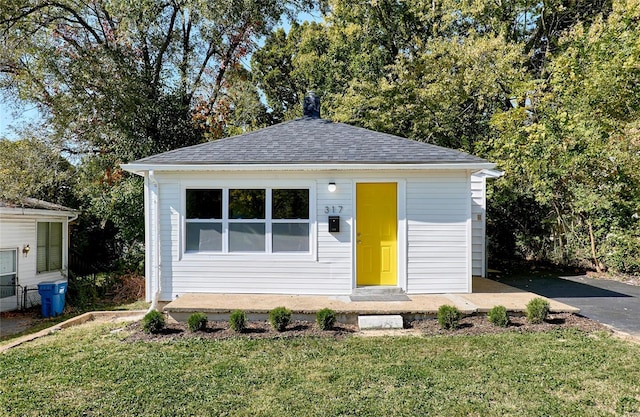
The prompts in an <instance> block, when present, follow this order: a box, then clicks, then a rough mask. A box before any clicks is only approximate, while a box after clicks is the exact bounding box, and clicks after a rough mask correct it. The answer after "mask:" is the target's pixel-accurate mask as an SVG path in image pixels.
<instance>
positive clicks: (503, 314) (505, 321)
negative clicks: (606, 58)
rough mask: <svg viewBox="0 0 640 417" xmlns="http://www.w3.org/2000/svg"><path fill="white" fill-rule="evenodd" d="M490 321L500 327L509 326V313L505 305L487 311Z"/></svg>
mask: <svg viewBox="0 0 640 417" xmlns="http://www.w3.org/2000/svg"><path fill="white" fill-rule="evenodd" d="M487 316H488V317H489V321H490V322H491V323H493V324H495V325H496V326H499V327H507V326H508V325H509V314H508V313H507V308H506V307H505V306H495V307H493V308H492V309H491V310H489V313H487Z"/></svg>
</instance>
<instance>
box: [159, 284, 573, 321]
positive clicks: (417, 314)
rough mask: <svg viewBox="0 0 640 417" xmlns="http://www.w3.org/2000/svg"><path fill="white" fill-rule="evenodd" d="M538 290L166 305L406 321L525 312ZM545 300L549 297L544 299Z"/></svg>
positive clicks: (183, 312) (224, 315)
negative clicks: (445, 310)
mask: <svg viewBox="0 0 640 417" xmlns="http://www.w3.org/2000/svg"><path fill="white" fill-rule="evenodd" d="M534 297H540V296H539V295H537V294H534V293H531V292H527V291H523V290H520V289H517V288H514V287H510V286H508V285H505V284H501V283H499V282H496V281H492V280H490V279H486V278H479V277H474V278H473V292H472V293H471V294H429V295H409V299H410V300H409V301H351V300H350V299H349V297H348V296H345V297H339V296H313V295H277V294H209V293H206V294H184V295H182V296H180V297H179V298H176V299H175V300H173V301H171V302H170V303H168V304H166V305H165V306H164V309H163V310H164V311H165V312H166V313H167V314H168V315H169V316H170V317H172V318H173V319H175V320H177V321H186V320H187V318H188V317H189V315H190V314H191V313H193V312H196V311H200V312H203V313H206V314H207V316H208V317H209V320H228V318H229V313H230V312H232V311H233V310H243V311H244V312H245V313H247V317H248V318H249V320H264V319H266V318H267V314H268V313H269V311H270V310H271V309H273V308H275V307H278V306H284V307H287V308H289V309H290V310H292V311H293V315H294V319H298V320H302V319H305V320H314V316H315V313H316V312H317V311H318V310H321V309H323V308H330V309H332V310H334V311H335V312H336V313H337V315H338V321H340V322H344V323H356V322H357V319H358V315H388V314H399V315H401V316H403V317H404V318H405V319H409V320H411V319H420V318H427V317H433V316H435V315H436V313H437V311H438V308H439V307H440V306H441V305H444V304H448V305H454V306H456V307H457V308H458V309H459V310H460V311H461V312H462V313H463V314H474V313H485V312H487V311H489V310H490V309H491V308H492V307H494V306H496V305H503V306H505V307H506V308H507V310H508V311H510V312H513V313H521V312H523V311H524V310H525V307H526V304H527V303H528V302H529V301H530V300H531V299H532V298H534ZM542 298H545V297H542ZM547 300H548V301H549V304H550V305H551V311H552V312H557V313H560V312H565V313H578V312H579V311H580V310H579V309H578V308H575V307H572V306H570V305H567V304H563V303H560V302H557V301H554V300H551V299H547Z"/></svg>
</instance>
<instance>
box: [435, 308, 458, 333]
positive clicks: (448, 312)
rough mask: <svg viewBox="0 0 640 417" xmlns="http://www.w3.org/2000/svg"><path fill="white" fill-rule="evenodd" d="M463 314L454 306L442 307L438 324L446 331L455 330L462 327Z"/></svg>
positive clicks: (439, 310) (439, 311)
mask: <svg viewBox="0 0 640 417" xmlns="http://www.w3.org/2000/svg"><path fill="white" fill-rule="evenodd" d="M461 317H462V314H461V313H460V310H458V309H457V308H456V307H454V306H450V305H442V306H440V308H439V309H438V323H439V324H440V327H441V328H443V329H445V330H454V329H457V328H458V327H459V326H460V318H461Z"/></svg>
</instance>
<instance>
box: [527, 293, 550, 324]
mask: <svg viewBox="0 0 640 417" xmlns="http://www.w3.org/2000/svg"><path fill="white" fill-rule="evenodd" d="M526 312H527V321H528V322H529V323H533V324H538V323H542V322H543V321H544V320H545V319H546V318H547V314H549V302H548V301H547V300H544V299H542V298H540V297H536V298H534V299H532V300H531V301H529V303H527V310H526Z"/></svg>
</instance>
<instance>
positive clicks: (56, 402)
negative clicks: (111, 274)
mask: <svg viewBox="0 0 640 417" xmlns="http://www.w3.org/2000/svg"><path fill="white" fill-rule="evenodd" d="M116 327H117V325H116V324H97V323H95V324H90V325H86V326H80V327H77V328H71V329H67V330H65V331H63V332H61V333H58V334H55V335H52V336H48V337H46V338H43V339H39V340H37V341H35V342H33V343H30V344H27V345H25V346H22V347H18V348H16V349H12V350H10V351H8V352H7V353H6V354H4V355H0V415H6V416H19V415H29V416H45V415H46V416H81V415H91V416H114V415H117V416H182V415H196V416H210V415H215V416H226V415H233V416H301V415H304V416H338V415H358V416H415V415H438V416H441V415H452V416H462V415H482V416H502V415H513V416H516V415H517V416H525V415H531V416H533V415H536V416H537V415H549V416H551V415H553V416H573V415H581V416H607V415H611V416H613V415H632V414H633V413H638V412H640V384H638V380H640V345H637V344H633V343H629V342H625V341H621V340H618V339H615V338H611V337H609V336H607V335H605V334H598V335H595V336H594V335H587V334H585V333H581V332H578V331H556V332H550V333H538V334H517V333H509V334H500V335H485V336H470V337H467V336H446V337H425V338H421V337H404V338H390V337H386V338H357V337H351V338H347V339H344V340H333V339H330V338H301V339H290V340H286V339H274V340H248V339H246V338H237V339H230V340H224V341H215V340H204V339H198V338H192V339H189V340H180V341H172V342H162V343H159V342H136V343H128V342H123V341H122V339H124V337H126V331H120V332H111V330H113V329H115V328H116Z"/></svg>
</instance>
